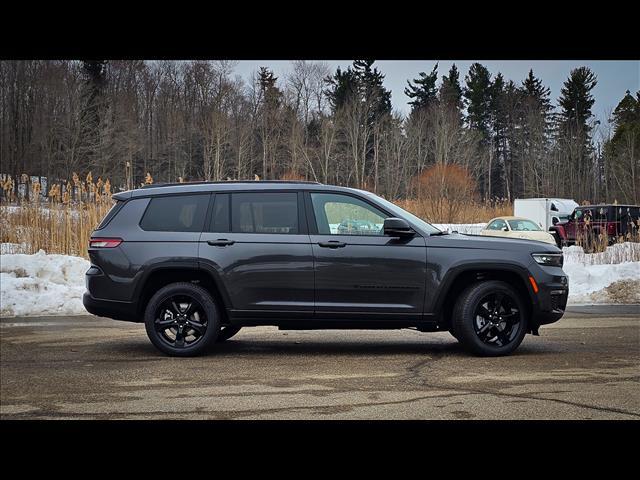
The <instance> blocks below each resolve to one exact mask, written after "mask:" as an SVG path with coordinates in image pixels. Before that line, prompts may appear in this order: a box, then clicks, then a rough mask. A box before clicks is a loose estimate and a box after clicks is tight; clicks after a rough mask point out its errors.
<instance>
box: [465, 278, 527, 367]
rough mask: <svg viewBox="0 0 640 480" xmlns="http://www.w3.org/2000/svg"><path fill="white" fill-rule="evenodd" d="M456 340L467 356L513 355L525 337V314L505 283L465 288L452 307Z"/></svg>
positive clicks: (491, 283) (519, 300)
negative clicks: (469, 353) (472, 354)
mask: <svg viewBox="0 0 640 480" xmlns="http://www.w3.org/2000/svg"><path fill="white" fill-rule="evenodd" d="M452 322H453V325H454V330H455V332H456V336H457V338H458V340H459V341H460V343H461V344H462V346H463V347H464V348H465V349H466V350H467V351H469V352H471V353H474V354H476V355H480V356H484V357H497V356H502V355H508V354H510V353H511V352H513V351H514V350H515V349H516V348H518V346H519V345H520V343H522V340H523V339H524V336H525V335H526V333H527V310H526V308H525V304H524V302H523V300H522V298H521V296H520V294H519V293H518V292H516V291H515V290H514V289H513V288H511V287H510V286H509V285H508V284H507V283H505V282H501V281H497V280H489V281H485V282H481V283H476V284H474V285H471V286H470V287H468V288H467V289H466V290H465V291H464V292H462V294H461V295H460V297H459V298H458V301H457V302H456V304H455V307H454V309H453V318H452Z"/></svg>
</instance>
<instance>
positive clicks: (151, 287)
mask: <svg viewBox="0 0 640 480" xmlns="http://www.w3.org/2000/svg"><path fill="white" fill-rule="evenodd" d="M177 282H189V283H195V284H197V285H200V286H201V287H203V288H205V289H206V290H207V291H208V292H209V293H210V294H211V296H213V298H214V300H215V301H216V303H218V305H220V307H221V308H220V313H221V314H222V320H223V323H228V321H229V314H228V310H229V308H230V303H229V301H228V296H227V292H226V291H225V290H224V288H223V287H222V284H221V282H220V281H219V279H218V278H216V275H215V273H212V272H210V271H208V270H205V269H202V268H199V266H198V265H197V264H195V265H194V264H192V263H191V264H174V265H159V266H156V267H152V268H150V269H148V270H147V271H146V272H145V274H144V277H143V278H142V279H141V281H140V284H139V287H138V289H137V292H136V297H137V298H138V299H139V300H138V315H139V316H140V317H141V316H142V314H143V313H144V309H145V308H146V306H147V304H148V303H149V300H150V299H151V297H152V296H153V294H154V293H155V292H157V291H158V290H159V289H160V288H162V287H164V286H166V285H169V284H171V283H177Z"/></svg>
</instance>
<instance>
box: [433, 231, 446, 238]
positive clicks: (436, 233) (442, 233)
mask: <svg viewBox="0 0 640 480" xmlns="http://www.w3.org/2000/svg"><path fill="white" fill-rule="evenodd" d="M438 235H449V232H442V231H440V232H435V233H430V234H429V236H430V237H435V236H438Z"/></svg>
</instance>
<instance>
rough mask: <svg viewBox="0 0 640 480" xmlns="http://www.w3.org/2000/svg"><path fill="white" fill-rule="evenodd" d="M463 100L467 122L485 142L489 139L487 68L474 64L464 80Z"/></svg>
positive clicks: (488, 75)
mask: <svg viewBox="0 0 640 480" xmlns="http://www.w3.org/2000/svg"><path fill="white" fill-rule="evenodd" d="M465 83H466V88H465V89H464V94H463V95H464V98H465V99H466V105H467V122H468V124H469V127H470V128H473V129H475V130H478V131H479V132H480V133H481V134H482V136H483V138H484V139H485V140H488V139H489V124H490V121H491V74H490V73H489V70H487V68H486V67H485V66H483V65H481V64H479V63H474V64H473V65H471V67H470V68H469V73H468V74H467V76H466V78H465Z"/></svg>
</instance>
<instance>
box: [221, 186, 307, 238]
mask: <svg viewBox="0 0 640 480" xmlns="http://www.w3.org/2000/svg"><path fill="white" fill-rule="evenodd" d="M231 229H232V231H233V232H235V233H298V232H299V228H298V194H297V193H295V192H294V193H275V192H274V193H234V194H232V195H231Z"/></svg>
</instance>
